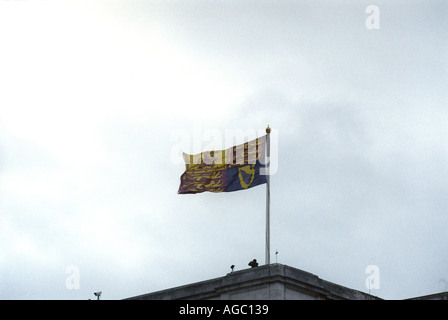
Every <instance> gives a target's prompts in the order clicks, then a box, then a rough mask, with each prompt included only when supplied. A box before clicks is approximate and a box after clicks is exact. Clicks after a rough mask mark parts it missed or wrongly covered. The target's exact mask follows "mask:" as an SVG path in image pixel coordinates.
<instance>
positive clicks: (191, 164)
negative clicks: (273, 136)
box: [177, 136, 266, 194]
mask: <svg viewBox="0 0 448 320" xmlns="http://www.w3.org/2000/svg"><path fill="white" fill-rule="evenodd" d="M265 146H266V136H262V137H260V138H258V139H255V140H252V141H249V142H246V143H243V144H240V145H237V146H234V147H231V148H228V149H226V150H219V151H208V152H202V153H198V154H195V155H190V154H186V153H183V158H184V161H185V165H186V170H185V172H184V173H183V174H182V176H181V177H180V187H179V191H178V192H177V193H179V194H185V193H201V192H204V191H210V192H229V191H238V190H245V189H248V188H252V187H255V186H258V185H260V184H263V183H266V175H265V172H264V170H265V169H264V168H265V161H264V160H265Z"/></svg>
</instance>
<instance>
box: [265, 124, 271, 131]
mask: <svg viewBox="0 0 448 320" xmlns="http://www.w3.org/2000/svg"><path fill="white" fill-rule="evenodd" d="M266 133H271V128H269V125H268V127H267V128H266Z"/></svg>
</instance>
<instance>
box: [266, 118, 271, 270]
mask: <svg viewBox="0 0 448 320" xmlns="http://www.w3.org/2000/svg"><path fill="white" fill-rule="evenodd" d="M270 133H271V128H269V125H268V126H267V128H266V158H267V161H266V162H267V163H266V257H265V260H266V264H267V265H269V264H270V263H271V262H270V252H269V249H270V232H269V231H270V225H269V224H270V216H269V215H270V212H269V211H270V206H271V199H270V197H271V195H270V182H269V180H270V176H269V165H270V162H271V158H270V155H271V150H270V149H271V145H270V144H271V141H270V137H269V135H270Z"/></svg>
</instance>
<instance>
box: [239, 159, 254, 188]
mask: <svg viewBox="0 0 448 320" xmlns="http://www.w3.org/2000/svg"><path fill="white" fill-rule="evenodd" d="M238 177H239V178H240V183H241V187H243V188H244V189H247V188H249V186H250V184H251V183H252V181H254V177H255V165H254V164H252V165H247V166H243V167H241V168H238Z"/></svg>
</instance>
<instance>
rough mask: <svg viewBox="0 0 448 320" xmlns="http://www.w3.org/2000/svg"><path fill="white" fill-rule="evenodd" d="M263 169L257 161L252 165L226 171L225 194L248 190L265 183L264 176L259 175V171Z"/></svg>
mask: <svg viewBox="0 0 448 320" xmlns="http://www.w3.org/2000/svg"><path fill="white" fill-rule="evenodd" d="M264 167H265V166H264V165H262V164H261V163H260V162H259V161H257V162H256V163H255V164H252V165H250V164H246V165H241V166H239V167H233V168H228V169H226V171H225V175H226V178H225V179H226V188H225V192H229V191H238V190H244V189H249V188H252V187H255V186H258V185H260V184H263V183H266V175H264V174H260V169H261V168H264Z"/></svg>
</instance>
